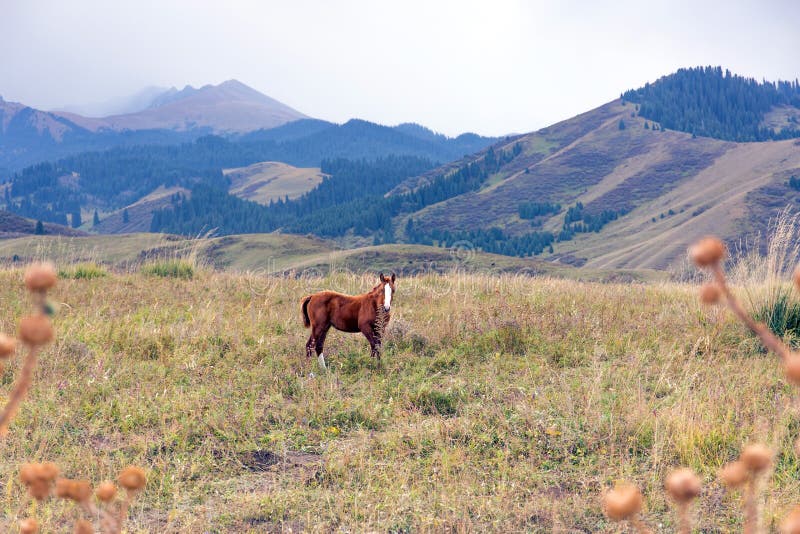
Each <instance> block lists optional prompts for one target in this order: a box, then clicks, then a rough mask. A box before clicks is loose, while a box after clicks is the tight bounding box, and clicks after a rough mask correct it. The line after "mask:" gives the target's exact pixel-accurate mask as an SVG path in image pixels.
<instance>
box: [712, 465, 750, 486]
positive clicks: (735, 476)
mask: <svg viewBox="0 0 800 534" xmlns="http://www.w3.org/2000/svg"><path fill="white" fill-rule="evenodd" d="M749 477H750V473H748V472H747V467H746V466H745V465H744V463H743V462H741V461H739V460H736V461H735V462H731V463H729V464H727V465H725V466H724V467H723V468H722V469H720V471H719V478H720V479H721V480H722V482H723V483H724V484H725V485H726V486H728V487H729V488H738V487H739V486H741V485H742V484H744V483H745V482H746V481H747V479H748V478H749Z"/></svg>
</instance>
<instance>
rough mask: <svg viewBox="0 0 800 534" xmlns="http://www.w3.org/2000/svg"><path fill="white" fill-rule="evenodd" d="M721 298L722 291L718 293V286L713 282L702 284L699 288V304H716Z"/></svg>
mask: <svg viewBox="0 0 800 534" xmlns="http://www.w3.org/2000/svg"><path fill="white" fill-rule="evenodd" d="M721 298H722V291H720V289H719V286H718V285H717V284H715V283H713V282H710V283H708V284H703V286H702V287H701V288H700V302H702V303H703V304H705V305H706V306H711V305H712V304H716V303H718V302H719V301H720V299H721Z"/></svg>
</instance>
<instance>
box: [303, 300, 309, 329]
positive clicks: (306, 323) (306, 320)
mask: <svg viewBox="0 0 800 534" xmlns="http://www.w3.org/2000/svg"><path fill="white" fill-rule="evenodd" d="M309 302H311V295H309V296H307V297H303V325H304V326H305V327H306V328H308V327H309V326H311V319H310V318H309V317H308V303H309Z"/></svg>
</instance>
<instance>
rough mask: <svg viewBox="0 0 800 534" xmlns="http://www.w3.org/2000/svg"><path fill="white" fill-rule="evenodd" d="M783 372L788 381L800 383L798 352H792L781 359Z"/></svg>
mask: <svg viewBox="0 0 800 534" xmlns="http://www.w3.org/2000/svg"><path fill="white" fill-rule="evenodd" d="M783 373H784V374H785V375H786V378H787V379H788V380H789V382H792V383H793V384H795V385H800V354H798V353H796V352H792V353H791V354H789V356H788V357H786V358H785V359H784V360H783Z"/></svg>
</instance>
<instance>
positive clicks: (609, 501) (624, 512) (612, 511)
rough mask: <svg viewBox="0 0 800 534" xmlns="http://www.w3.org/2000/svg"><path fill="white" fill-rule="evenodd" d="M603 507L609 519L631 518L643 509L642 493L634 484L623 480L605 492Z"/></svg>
mask: <svg viewBox="0 0 800 534" xmlns="http://www.w3.org/2000/svg"><path fill="white" fill-rule="evenodd" d="M603 508H604V509H605V512H606V515H607V516H608V517H609V519H613V520H615V521H620V520H623V519H629V518H630V517H632V516H633V515H634V514H636V513H638V512H639V511H640V510H641V509H642V493H641V492H640V491H639V488H637V487H636V486H634V485H633V484H630V483H627V482H623V483H621V484H617V486H616V487H615V488H614V489H612V490H610V491H609V492H608V493H606V494H605V496H604V498H603Z"/></svg>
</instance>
